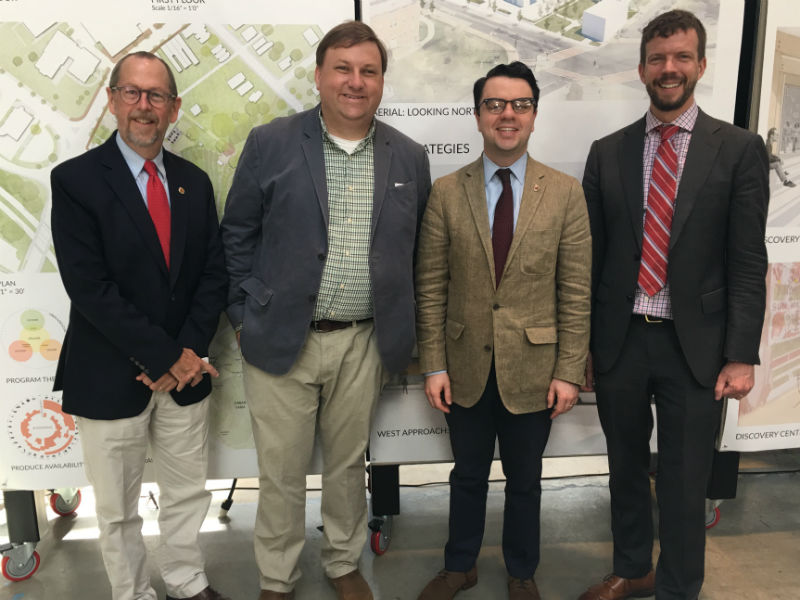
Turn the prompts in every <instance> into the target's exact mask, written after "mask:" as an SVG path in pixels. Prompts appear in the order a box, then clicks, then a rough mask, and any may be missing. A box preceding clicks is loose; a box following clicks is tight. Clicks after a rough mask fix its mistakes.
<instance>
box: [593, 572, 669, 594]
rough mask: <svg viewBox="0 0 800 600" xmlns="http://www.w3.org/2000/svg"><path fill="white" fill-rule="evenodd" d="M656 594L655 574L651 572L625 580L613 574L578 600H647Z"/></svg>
mask: <svg viewBox="0 0 800 600" xmlns="http://www.w3.org/2000/svg"><path fill="white" fill-rule="evenodd" d="M655 593H656V573H655V571H653V570H651V571H650V572H649V573H648V574H647V575H645V576H644V577H638V578H636V579H625V578H624V577H619V576H617V575H614V574H613V573H611V574H609V575H606V576H605V577H604V578H603V581H601V582H600V583H598V584H596V585H593V586H592V587H590V588H589V589H588V590H586V591H585V592H583V594H581V595H580V597H579V598H578V600H624V599H625V598H647V597H649V596H652V595H653V594H655Z"/></svg>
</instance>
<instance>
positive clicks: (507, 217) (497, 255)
mask: <svg viewBox="0 0 800 600" xmlns="http://www.w3.org/2000/svg"><path fill="white" fill-rule="evenodd" d="M497 176H498V177H499V178H500V181H502V182H503V191H502V192H500V198H499V199H498V200H497V206H495V209H494V224H493V225H492V251H493V252H494V276H495V285H496V287H500V278H501V277H502V276H503V268H504V267H505V265H506V257H507V256H508V249H509V248H510V247H511V238H512V237H514V196H513V194H512V192H511V169H497Z"/></svg>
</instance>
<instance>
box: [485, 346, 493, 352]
mask: <svg viewBox="0 0 800 600" xmlns="http://www.w3.org/2000/svg"><path fill="white" fill-rule="evenodd" d="M483 349H484V350H486V351H487V352H491V351H492V347H491V346H490V345H489V344H486V345H485V346H484V347H483Z"/></svg>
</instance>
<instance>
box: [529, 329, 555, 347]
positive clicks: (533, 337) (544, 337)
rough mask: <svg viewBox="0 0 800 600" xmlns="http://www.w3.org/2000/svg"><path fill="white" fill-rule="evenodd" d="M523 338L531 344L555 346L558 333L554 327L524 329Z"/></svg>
mask: <svg viewBox="0 0 800 600" xmlns="http://www.w3.org/2000/svg"><path fill="white" fill-rule="evenodd" d="M525 336H526V337H527V338H528V341H529V342H530V343H531V344H555V343H556V342H557V341H558V331H557V330H556V327H555V325H550V326H549V327H526V328H525Z"/></svg>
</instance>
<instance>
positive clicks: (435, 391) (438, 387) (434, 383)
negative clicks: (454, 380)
mask: <svg viewBox="0 0 800 600" xmlns="http://www.w3.org/2000/svg"><path fill="white" fill-rule="evenodd" d="M425 396H427V398H428V403H429V404H430V405H431V406H432V407H433V408H435V409H437V410H440V411H442V412H443V413H449V412H450V405H451V404H452V403H453V399H452V398H451V397H450V377H449V376H448V375H447V373H437V374H436V375H427V376H426V377H425Z"/></svg>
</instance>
